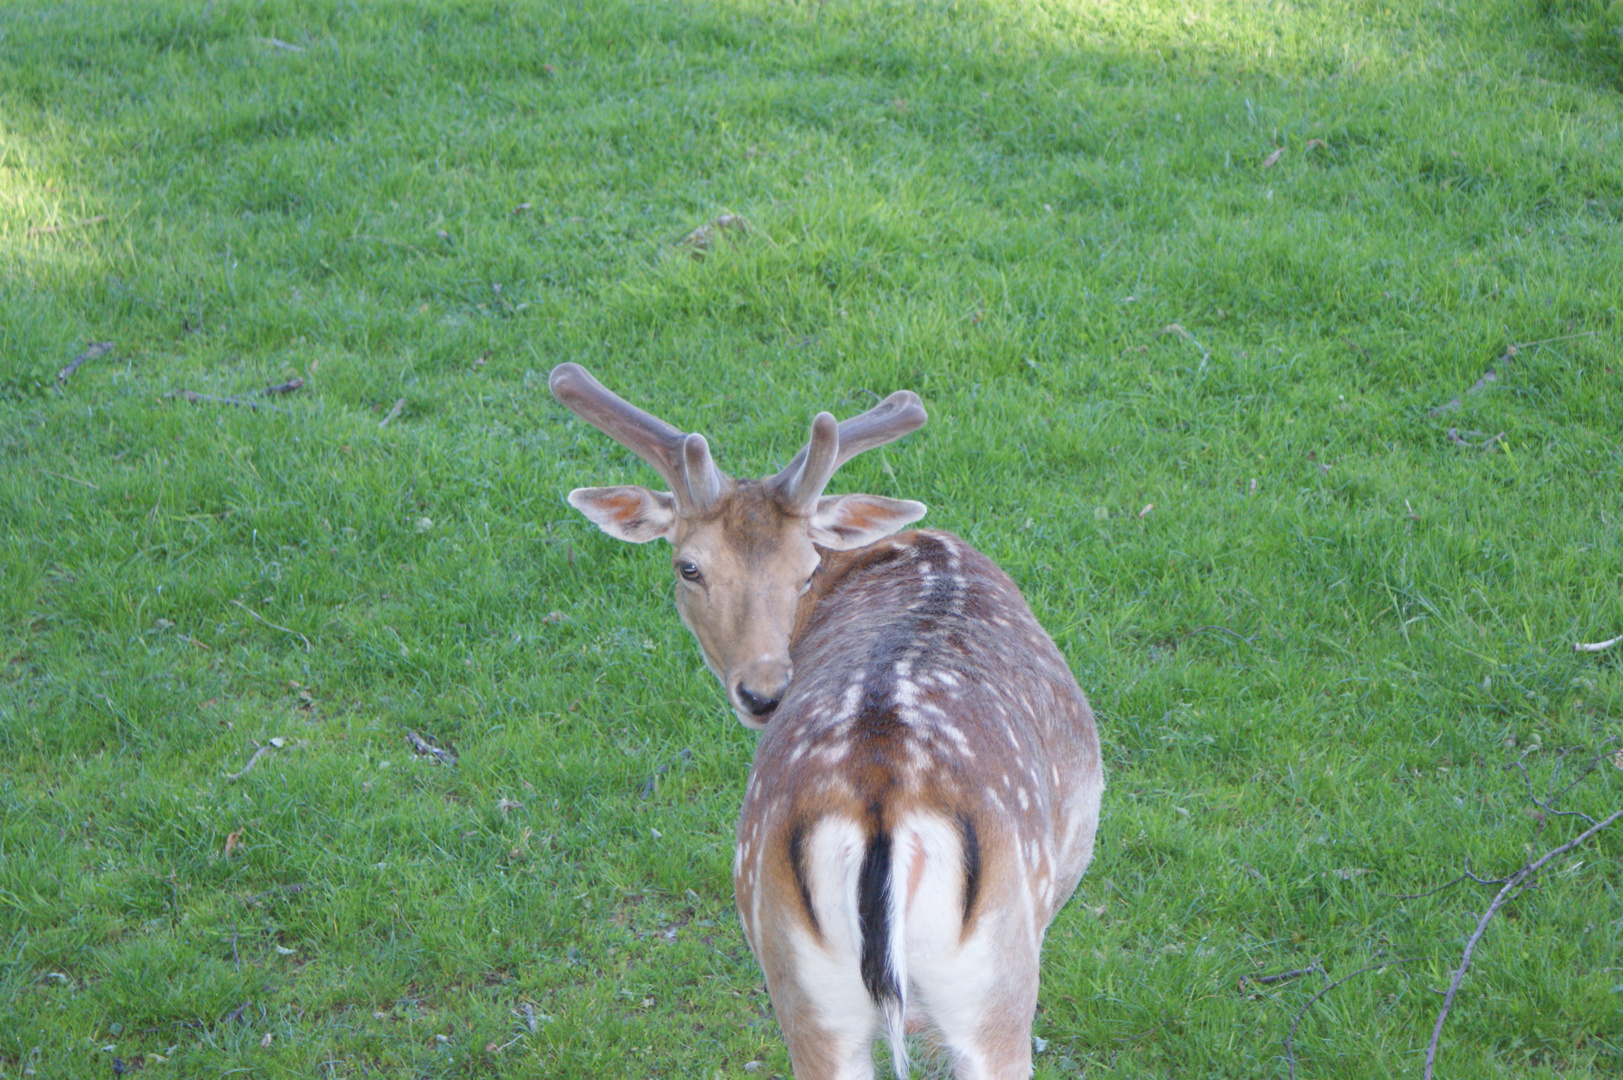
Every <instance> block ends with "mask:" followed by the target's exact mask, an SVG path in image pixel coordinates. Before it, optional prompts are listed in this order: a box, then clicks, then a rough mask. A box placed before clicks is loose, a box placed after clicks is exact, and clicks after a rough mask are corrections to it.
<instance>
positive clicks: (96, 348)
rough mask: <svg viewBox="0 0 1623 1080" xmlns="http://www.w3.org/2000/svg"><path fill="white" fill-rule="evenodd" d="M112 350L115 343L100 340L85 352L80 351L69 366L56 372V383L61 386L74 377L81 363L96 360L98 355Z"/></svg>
mask: <svg viewBox="0 0 1623 1080" xmlns="http://www.w3.org/2000/svg"><path fill="white" fill-rule="evenodd" d="M112 351H113V343H112V342H111V341H98V342H96V343H95V344H94V345H92V346H90V347H89V348H87V349H86V350H85V351H84V352H82V353H80V354H79V355H78V356H75V357H74V358H73V359H72V360H70V361H68V366H67V367H65V368H63V369H62V370H61V371H59V372H57V373H56V385H58V386H61V385H62V384H63V383H65V382H67V381H68V380H69V379H71V378H73V373H74V372H75V371H78V370H79V365H80V364H83V363H86V362H88V361H90V360H95V359H96V358H98V357H102V356H106V355H107V354H108V353H110V352H112Z"/></svg>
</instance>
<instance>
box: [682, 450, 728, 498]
mask: <svg viewBox="0 0 1623 1080" xmlns="http://www.w3.org/2000/svg"><path fill="white" fill-rule="evenodd" d="M682 479H683V480H684V482H686V484H687V489H688V495H689V496H690V502H691V504H692V507H693V510H694V512H695V513H700V514H702V513H704V512H705V511H706V510H708V509H710V507H712V506H714V505H715V503H716V500H717V499H719V498H721V473H719V472H718V471H716V462H715V459H714V458H712V457H711V456H710V444H709V443H707V442H705V441H704V436H703V435H697V434H695V435H689V436H688V437H687V438H686V439H684V440H682Z"/></svg>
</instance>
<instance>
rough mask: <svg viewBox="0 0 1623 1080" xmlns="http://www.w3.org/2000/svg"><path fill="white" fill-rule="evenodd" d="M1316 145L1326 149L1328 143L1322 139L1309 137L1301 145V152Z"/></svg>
mask: <svg viewBox="0 0 1623 1080" xmlns="http://www.w3.org/2000/svg"><path fill="white" fill-rule="evenodd" d="M1316 146H1318V147H1323V148H1324V149H1326V150H1328V149H1329V148H1330V144H1329V143H1327V142H1325V141H1324V140H1323V139H1309V140H1308V141H1307V145H1306V146H1304V147H1302V152H1303V153H1306V152H1307V151H1309V150H1311V149H1313V148H1314V147H1316Z"/></svg>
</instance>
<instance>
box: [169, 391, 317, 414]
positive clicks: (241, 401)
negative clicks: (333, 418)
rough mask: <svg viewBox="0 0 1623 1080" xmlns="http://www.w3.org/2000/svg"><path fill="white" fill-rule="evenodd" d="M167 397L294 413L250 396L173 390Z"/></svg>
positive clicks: (197, 403) (209, 403)
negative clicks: (220, 395)
mask: <svg viewBox="0 0 1623 1080" xmlns="http://www.w3.org/2000/svg"><path fill="white" fill-rule="evenodd" d="M164 397H167V398H180V399H181V400H182V401H187V402H190V403H191V404H193V405H203V404H207V405H241V406H243V407H244V408H248V409H269V410H270V411H271V412H277V413H281V414H282V415H283V416H292V415H293V414H292V413H290V412H288V411H287V410H286V409H278V408H277V407H276V406H275V405H267V404H265V403H264V402H263V401H254V400H252V399H250V398H240V397H217V396H215V395H214V394H199V393H197V392H196V391H195V390H171V391H169V393H167V394H165V395H164Z"/></svg>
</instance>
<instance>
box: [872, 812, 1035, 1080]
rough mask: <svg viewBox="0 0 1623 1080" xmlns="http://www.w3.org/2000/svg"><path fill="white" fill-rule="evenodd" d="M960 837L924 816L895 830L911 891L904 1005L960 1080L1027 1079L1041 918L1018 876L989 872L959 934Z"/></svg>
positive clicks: (966, 868) (963, 879) (964, 866)
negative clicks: (909, 990) (918, 1019)
mask: <svg viewBox="0 0 1623 1080" xmlns="http://www.w3.org/2000/svg"><path fill="white" fill-rule="evenodd" d="M965 835H966V834H965V833H964V832H962V831H961V830H960V829H959V828H958V827H956V826H954V825H952V824H949V823H948V822H946V821H945V820H943V819H941V818H935V819H934V820H933V821H932V820H931V819H930V818H928V817H924V816H920V817H918V818H914V819H913V820H912V821H910V822H909V823H908V827H906V828H904V829H903V830H901V831H900V836H899V840H900V839H901V838H902V837H905V840H902V842H901V843H900V844H899V846H901V847H902V853H901V856H900V857H901V859H903V860H908V862H907V865H906V866H905V875H906V878H907V880H908V881H909V884H910V886H911V887H910V888H909V897H908V907H907V916H906V918H907V969H908V975H909V978H910V981H911V983H912V993H911V995H910V998H909V1005H910V1006H911V1007H912V1008H913V1009H914V1010H916V1011H917V1012H918V1013H920V1014H922V1016H923V1017H924V1019H925V1020H926V1021H927V1022H928V1024H929V1026H930V1027H931V1028H932V1029H933V1034H934V1036H935V1038H934V1040H933V1041H934V1042H935V1043H936V1044H937V1045H939V1046H940V1047H941V1048H943V1049H945V1050H946V1051H947V1053H948V1055H949V1056H950V1057H951V1059H952V1063H953V1070H954V1075H955V1076H957V1077H958V1080H1027V1078H1028V1077H1030V1075H1031V1022H1032V1018H1033V1016H1034V1015H1035V1014H1036V1011H1037V971H1038V958H1039V953H1040V951H1041V948H1042V921H1045V920H1042V916H1041V915H1040V914H1039V912H1038V911H1037V909H1036V906H1035V899H1036V898H1034V897H1031V895H1030V892H1029V889H1028V888H1027V883H1026V882H1025V881H1024V880H1023V874H1021V873H1020V872H1019V870H1018V869H1016V868H1012V867H1005V866H1001V865H996V864H993V865H987V866H985V867H982V868H981V872H980V873H979V875H978V880H977V886H978V887H977V889H976V890H975V891H976V892H977V893H978V896H977V897H976V898H975V904H974V908H973V912H972V916H973V917H972V919H971V922H970V923H969V926H968V928H967V933H966V927H965V923H964V917H965V901H966V900H967V899H969V897H970V892H971V890H969V889H968V888H967V885H968V883H969V881H970V879H971V877H972V874H971V870H970V867H971V864H972V862H973V861H974V860H972V859H971V858H969V857H968V856H967V855H966V851H967V841H966V839H965ZM902 872H904V871H902V870H899V873H902ZM1011 879H1013V880H1011Z"/></svg>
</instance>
